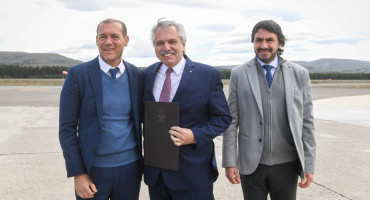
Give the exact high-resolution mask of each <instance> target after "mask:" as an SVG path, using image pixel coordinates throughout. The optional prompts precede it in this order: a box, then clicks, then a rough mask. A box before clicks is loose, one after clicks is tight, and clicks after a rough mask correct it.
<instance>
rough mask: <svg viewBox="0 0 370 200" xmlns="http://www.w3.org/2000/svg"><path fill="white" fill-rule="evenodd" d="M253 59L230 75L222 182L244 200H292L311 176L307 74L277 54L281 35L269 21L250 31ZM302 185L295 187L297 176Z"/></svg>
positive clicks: (312, 145)
mask: <svg viewBox="0 0 370 200" xmlns="http://www.w3.org/2000/svg"><path fill="white" fill-rule="evenodd" d="M251 40H252V43H254V51H255V53H256V57H255V58H254V59H252V60H250V61H248V62H246V63H244V64H242V65H240V66H238V67H236V68H234V69H233V70H232V72H231V78H230V87H229V107H230V112H231V116H232V118H233V120H232V123H231V125H230V127H229V128H228V129H227V130H226V131H225V133H224V140H223V156H222V157H223V161H222V165H223V167H225V173H226V177H227V178H228V179H229V181H230V182H231V183H233V184H237V183H241V184H242V189H243V194H244V199H248V200H266V199H267V195H268V194H270V197H271V199H272V200H294V199H296V191H297V185H299V186H300V187H302V188H306V187H308V186H309V185H310V183H311V182H312V180H313V173H314V172H315V157H316V142H315V136H314V132H315V130H314V119H313V114H312V108H313V106H312V96H311V83H310V77H309V74H308V71H307V70H306V69H305V68H303V67H302V66H299V65H298V64H295V63H293V62H289V61H287V60H285V59H283V58H282V57H280V55H281V54H282V53H283V49H282V47H284V45H285V36H284V35H283V32H282V30H281V28H280V26H279V25H278V24H277V23H276V22H274V21H272V20H265V21H261V22H258V23H257V24H256V25H255V26H254V28H253V31H252V36H251ZM299 175H300V176H301V178H302V180H301V181H300V183H299V184H298V183H297V182H298V176H299Z"/></svg>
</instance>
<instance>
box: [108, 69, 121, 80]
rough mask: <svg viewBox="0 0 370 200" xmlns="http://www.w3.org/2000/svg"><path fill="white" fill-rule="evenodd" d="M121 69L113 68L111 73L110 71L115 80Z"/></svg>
mask: <svg viewBox="0 0 370 200" xmlns="http://www.w3.org/2000/svg"><path fill="white" fill-rule="evenodd" d="M118 70H119V68H118V67H116V68H111V69H110V70H109V71H110V75H111V76H112V78H113V79H116V74H117V72H118Z"/></svg>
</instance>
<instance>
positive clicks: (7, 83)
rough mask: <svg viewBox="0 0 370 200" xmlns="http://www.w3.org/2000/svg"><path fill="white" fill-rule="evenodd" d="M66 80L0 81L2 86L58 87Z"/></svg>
mask: <svg viewBox="0 0 370 200" xmlns="http://www.w3.org/2000/svg"><path fill="white" fill-rule="evenodd" d="M63 83H64V79H0V86H41V85H44V86H58V85H63Z"/></svg>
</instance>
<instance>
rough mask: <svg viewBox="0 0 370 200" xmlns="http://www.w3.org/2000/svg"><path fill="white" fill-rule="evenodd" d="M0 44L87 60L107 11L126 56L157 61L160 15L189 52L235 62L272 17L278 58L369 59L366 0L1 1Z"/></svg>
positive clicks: (248, 52) (142, 62)
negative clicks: (119, 24) (121, 25)
mask: <svg viewBox="0 0 370 200" xmlns="http://www.w3.org/2000/svg"><path fill="white" fill-rule="evenodd" d="M0 2H1V4H0V27H1V28H0V51H22V52H30V53H58V54H61V55H64V56H67V57H70V58H73V59H77V60H81V61H88V60H91V59H93V58H95V57H96V56H97V55H98V50H97V47H96V44H95V36H96V26H97V24H98V23H99V22H100V21H102V20H104V19H106V18H116V19H120V20H122V21H123V22H125V24H126V26H127V28H128V35H129V36H130V42H129V45H128V47H127V48H125V50H124V52H123V57H124V59H125V60H127V61H129V62H131V63H133V64H136V65H137V66H143V67H144V66H147V65H150V64H152V63H153V62H157V61H158V59H157V58H156V57H155V54H154V49H153V46H152V43H151V41H150V31H151V28H152V27H153V26H154V25H155V24H156V22H157V20H158V19H159V18H162V17H165V18H166V19H170V20H175V21H177V22H179V23H181V24H183V25H184V27H185V29H186V32H187V37H188V40H187V43H186V52H187V55H188V56H189V57H190V58H191V59H192V60H193V61H197V62H203V63H207V64H210V65H215V66H219V65H238V64H241V63H244V62H246V61H248V60H250V59H252V58H253V57H254V55H255V54H254V52H253V45H252V43H251V42H250V34H251V31H252V28H253V26H254V25H255V24H256V23H257V22H258V21H260V20H265V19H274V20H275V21H276V22H277V23H279V24H280V26H281V27H282V30H283V33H284V34H285V36H286V37H287V38H288V41H287V43H286V47H285V51H284V54H283V57H284V58H286V59H288V60H299V61H312V60H316V59H320V58H344V59H356V60H364V61H370V51H369V50H370V48H369V47H370V25H369V24H370V23H369V19H370V11H369V6H370V3H368V1H367V0H351V1H348V0H305V1H300V0H278V1H277V0H264V1H247V0H222V1H216V0H136V1H135V0H130V1H129V0H105V1H101V0H11V1H8V0H7V1H5V0H0Z"/></svg>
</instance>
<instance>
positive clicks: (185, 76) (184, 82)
mask: <svg viewBox="0 0 370 200" xmlns="http://www.w3.org/2000/svg"><path fill="white" fill-rule="evenodd" d="M185 58H186V64H185V68H184V72H183V73H182V76H181V80H180V84H179V87H178V88H177V91H176V94H175V96H174V97H173V99H172V101H173V102H178V101H179V100H180V97H181V95H182V94H183V93H184V91H186V87H188V83H189V81H190V80H191V78H192V77H193V74H194V73H195V66H194V64H193V62H192V61H191V60H190V59H189V58H187V57H185Z"/></svg>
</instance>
